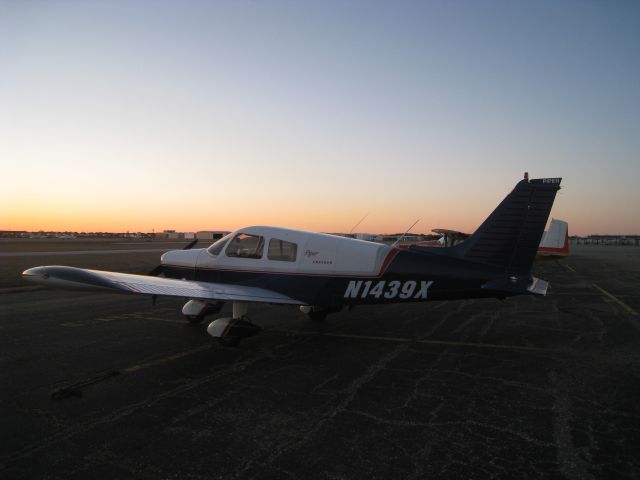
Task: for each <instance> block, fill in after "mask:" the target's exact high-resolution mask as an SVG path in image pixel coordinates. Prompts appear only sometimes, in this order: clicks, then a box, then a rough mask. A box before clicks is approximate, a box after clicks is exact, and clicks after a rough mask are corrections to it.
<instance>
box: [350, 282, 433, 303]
mask: <svg viewBox="0 0 640 480" xmlns="http://www.w3.org/2000/svg"><path fill="white" fill-rule="evenodd" d="M374 283H375V285H374ZM431 284H433V281H432V280H429V281H428V282H427V281H425V280H421V281H420V285H419V286H418V282H416V281H415V280H408V281H406V282H401V281H399V280H391V281H390V282H386V281H385V280H380V281H378V282H373V281H371V280H367V281H366V282H365V281H363V280H351V281H350V282H349V285H347V289H346V290H345V292H344V298H367V297H373V298H380V297H383V298H389V299H391V298H396V297H398V298H401V299H403V300H406V299H409V298H413V299H418V298H420V299H426V298H427V291H428V290H429V287H430V286H431Z"/></svg>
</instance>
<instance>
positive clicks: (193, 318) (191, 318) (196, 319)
mask: <svg viewBox="0 0 640 480" xmlns="http://www.w3.org/2000/svg"><path fill="white" fill-rule="evenodd" d="M184 318H186V319H187V322H189V323H191V324H193V325H197V324H199V323H202V321H203V320H204V315H185V317H184Z"/></svg>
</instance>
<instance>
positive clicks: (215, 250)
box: [207, 233, 231, 255]
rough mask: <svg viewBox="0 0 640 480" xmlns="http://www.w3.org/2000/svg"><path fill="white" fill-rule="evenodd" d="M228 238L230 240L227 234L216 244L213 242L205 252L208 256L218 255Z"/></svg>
mask: <svg viewBox="0 0 640 480" xmlns="http://www.w3.org/2000/svg"><path fill="white" fill-rule="evenodd" d="M230 238H231V234H230V233H229V234H227V235H225V236H224V237H222V238H221V239H220V240H218V241H217V242H215V243H214V244H213V245H211V246H210V247H209V248H207V252H209V255H218V254H219V253H220V252H221V251H222V249H223V248H224V246H225V245H226V243H227V242H228V241H229V239H230Z"/></svg>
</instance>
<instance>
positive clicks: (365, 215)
mask: <svg viewBox="0 0 640 480" xmlns="http://www.w3.org/2000/svg"><path fill="white" fill-rule="evenodd" d="M368 216H369V212H367V213H365V214H364V217H362V218H361V219H360V221H359V222H358V223H356V224H355V225H354V226H353V227H352V228H351V230H349V234H351V232H353V231H354V230H355V229H356V227H357V226H358V225H360V224H361V223H362V221H363V220H364V219H365V218H367V217H368Z"/></svg>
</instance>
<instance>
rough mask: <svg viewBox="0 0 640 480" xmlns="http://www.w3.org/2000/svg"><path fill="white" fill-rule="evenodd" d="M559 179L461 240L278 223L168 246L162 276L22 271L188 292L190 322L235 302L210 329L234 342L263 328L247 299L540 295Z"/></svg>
mask: <svg viewBox="0 0 640 480" xmlns="http://www.w3.org/2000/svg"><path fill="white" fill-rule="evenodd" d="M560 181H561V179H560V178H542V179H535V180H529V179H528V178H527V177H526V176H525V179H524V180H521V181H520V182H518V183H517V184H516V186H515V188H514V189H513V191H512V192H511V193H509V194H508V195H507V196H506V197H505V199H504V200H503V201H502V202H501V203H500V204H499V205H498V207H497V208H496V209H495V210H494V211H493V213H491V215H489V217H488V218H487V219H486V220H485V221H484V222H483V223H482V225H481V226H480V227H479V228H478V229H477V230H476V232H475V233H474V234H473V235H471V236H470V237H469V238H467V239H466V240H465V241H464V242H462V243H460V244H457V245H454V246H449V247H435V248H434V247H420V246H412V247H409V248H407V249H399V248H395V247H393V246H389V245H384V244H379V243H372V242H366V241H362V240H356V239H351V238H344V237H338V236H334V235H328V234H321V233H312V232H306V231H301V230H291V229H285V228H277V227H263V226H256V227H248V228H242V229H239V230H237V231H235V232H232V233H231V234H229V235H227V236H225V237H224V238H222V239H220V240H218V241H216V242H215V243H214V244H213V245H211V246H210V247H209V248H200V249H189V250H172V251H169V252H167V253H165V254H164V255H162V257H161V265H160V266H159V267H158V268H157V269H156V270H155V271H154V273H156V272H161V273H162V274H163V275H164V277H165V278H160V277H156V276H149V275H147V276H145V275H132V274H127V273H118V272H105V271H99V270H87V269H81V268H74V267H65V266H44V267H35V268H30V269H28V270H26V271H25V272H24V273H23V276H24V278H26V279H28V280H31V281H35V282H38V283H42V284H44V285H50V286H55V287H63V288H82V289H87V288H90V289H97V290H102V291H105V292H122V293H130V294H146V295H150V296H154V297H155V296H158V295H166V296H176V297H184V298H187V299H188V301H187V302H186V304H185V305H184V307H183V308H182V313H183V314H184V315H185V317H186V318H187V319H188V320H189V321H191V322H200V321H202V320H203V319H204V318H205V316H207V315H210V314H214V313H218V312H219V311H220V309H221V308H222V306H223V304H224V302H232V303H233V314H232V316H231V317H225V318H218V319H217V320H214V321H213V322H211V323H210V324H209V326H208V328H207V331H208V332H209V334H210V335H212V336H214V337H218V338H220V339H221V341H222V343H224V344H227V345H229V344H237V343H238V342H239V341H240V340H241V339H242V338H245V337H249V336H252V335H255V334H256V333H258V332H259V331H260V328H259V327H258V326H257V325H255V324H253V323H250V322H249V321H248V319H247V318H246V313H247V309H248V305H249V304H251V303H272V304H285V305H298V306H300V308H301V310H302V311H303V312H305V313H307V314H308V315H309V317H310V318H311V319H314V320H318V319H322V318H324V317H325V316H326V315H327V314H329V313H332V312H336V311H338V310H340V309H341V308H343V307H354V306H356V305H361V304H384V303H395V302H422V301H427V300H455V299H465V298H482V297H494V298H505V297H509V296H513V295H521V294H534V295H544V294H545V293H546V291H547V286H548V283H547V282H546V281H544V280H540V279H538V278H535V277H533V276H532V274H531V268H532V264H533V261H534V258H535V256H536V251H537V248H538V244H539V243H540V238H541V237H542V233H543V231H544V226H545V224H546V222H547V219H548V217H549V213H550V211H551V207H552V205H553V202H554V199H555V196H556V192H557V191H558V190H559V189H560Z"/></svg>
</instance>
